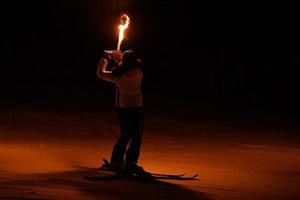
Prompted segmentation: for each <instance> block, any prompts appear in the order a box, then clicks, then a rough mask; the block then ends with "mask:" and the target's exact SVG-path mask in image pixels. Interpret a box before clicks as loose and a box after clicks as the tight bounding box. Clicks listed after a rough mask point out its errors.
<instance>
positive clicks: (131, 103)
mask: <svg viewBox="0 0 300 200" xmlns="http://www.w3.org/2000/svg"><path fill="white" fill-rule="evenodd" d="M107 64H108V61H107V60H106V59H101V60H100V63H99V66H98V70H97V75H98V77H99V78H100V79H102V80H105V81H109V82H111V83H114V84H116V87H117V89H116V106H117V107H119V108H129V107H143V96H142V93H141V84H142V80H143V72H142V70H141V69H140V68H134V69H132V70H130V71H129V72H127V73H125V74H123V75H120V76H115V75H114V74H113V73H112V72H111V71H106V67H107Z"/></svg>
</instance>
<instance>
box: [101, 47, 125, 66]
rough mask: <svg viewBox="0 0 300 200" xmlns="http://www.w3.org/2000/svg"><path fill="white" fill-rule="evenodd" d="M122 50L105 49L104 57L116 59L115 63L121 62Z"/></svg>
mask: <svg viewBox="0 0 300 200" xmlns="http://www.w3.org/2000/svg"><path fill="white" fill-rule="evenodd" d="M122 55H123V54H122V52H121V51H120V50H104V53H103V57H104V58H106V59H107V60H109V61H111V59H114V61H115V63H119V62H120V61H121V59H122Z"/></svg>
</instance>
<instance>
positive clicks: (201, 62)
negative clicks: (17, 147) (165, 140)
mask: <svg viewBox="0 0 300 200" xmlns="http://www.w3.org/2000/svg"><path fill="white" fill-rule="evenodd" d="M1 4H2V5H1V13H2V15H3V16H2V17H1V18H2V23H1V43H0V45H1V46H0V47H1V57H2V58H1V73H0V74H1V75H0V76H1V78H0V90H1V97H0V98H1V102H4V103H11V104H33V105H42V106H48V105H57V104H62V105H64V104H74V105H77V106H89V105H90V106H94V105H97V104H100V103H101V102H104V101H102V99H107V101H111V98H113V87H109V84H107V83H105V82H103V81H100V80H98V78H97V77H96V73H95V72H96V67H97V63H98V61H99V59H100V57H101V54H102V51H103V50H104V49H112V48H115V47H116V43H117V34H118V33H117V24H118V22H119V21H118V20H119V16H120V14H121V13H122V12H123V11H126V12H127V13H128V14H129V15H130V16H131V19H132V21H131V22H132V23H131V25H130V29H129V30H128V31H127V34H126V39H125V41H124V43H123V49H127V48H132V49H135V50H136V51H137V53H138V55H139V56H140V58H141V59H142V60H143V63H144V69H145V79H144V94H145V96H146V97H149V98H146V105H151V104H153V103H152V102H151V99H160V100H161V99H165V101H166V102H170V101H169V100H170V99H171V100H172V102H179V103H182V104H190V103H191V102H192V103H191V104H190V105H193V106H195V107H197V106H198V105H200V104H202V105H203V104H204V105H205V104H210V105H213V106H214V105H221V106H222V107H224V108H228V109H234V108H240V107H244V108H250V109H262V110H266V111H270V112H271V111H272V112H273V111H275V112H279V113H281V112H284V113H287V114H289V115H291V116H298V115H299V110H300V109H299V108H300V103H299V102H300V101H299V100H300V95H299V94H298V88H299V86H300V79H299V78H298V76H299V72H300V50H299V43H298V42H299V41H298V32H297V23H296V21H297V17H298V15H294V13H293V12H291V11H289V10H287V9H284V8H282V7H280V6H279V5H278V6H277V7H275V5H268V6H267V7H263V6H262V5H226V6H227V7H229V8H227V7H225V5H219V6H216V5H205V4H204V3H199V2H198V3H196V2H194V3H191V2H188V1H182V2H181V3H180V2H177V3H176V2H174V1H169V2H167V1H139V0H132V1H129V0H128V1H118V0H115V1H109V0H102V1H96V0H94V1H92V0H89V1H83V0H82V1H80V0H61V1H57V0H52V1H46V0H45V1H36V2H33V1H23V2H21V1H19V2H11V3H6V4H4V3H1ZM108 94H110V95H108ZM105 102H106V100H105ZM153 102H154V101H153ZM109 105H111V104H109Z"/></svg>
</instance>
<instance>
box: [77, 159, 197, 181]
mask: <svg viewBox="0 0 300 200" xmlns="http://www.w3.org/2000/svg"><path fill="white" fill-rule="evenodd" d="M72 167H74V168H78V169H82V170H90V171H97V172H100V171H103V172H110V173H115V177H119V178H120V177H122V178H124V177H127V178H128V176H129V177H131V178H137V177H138V178H145V177H146V178H151V179H176V180H198V175H197V174H196V175H193V176H186V174H185V173H182V174H163V173H152V172H145V174H139V175H133V174H126V172H125V173H124V172H123V171H120V172H115V171H113V170H111V168H110V163H109V161H108V160H106V159H103V164H102V166H101V167H98V168H96V167H85V166H78V165H73V166H72ZM95 178H96V179H97V178H100V179H103V178H104V177H95ZM91 179H93V178H91Z"/></svg>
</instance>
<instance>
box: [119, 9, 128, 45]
mask: <svg viewBox="0 0 300 200" xmlns="http://www.w3.org/2000/svg"><path fill="white" fill-rule="evenodd" d="M129 22H130V18H129V17H128V16H127V15H125V14H123V15H122V16H121V24H120V25H119V41H118V46H117V49H118V50H120V48H121V43H122V41H123V39H124V31H125V29H127V28H128V26H129Z"/></svg>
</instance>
